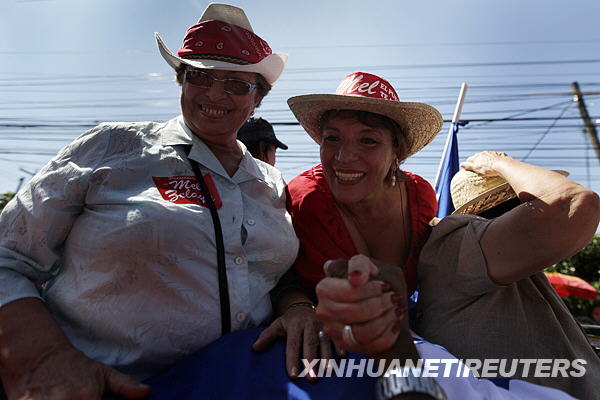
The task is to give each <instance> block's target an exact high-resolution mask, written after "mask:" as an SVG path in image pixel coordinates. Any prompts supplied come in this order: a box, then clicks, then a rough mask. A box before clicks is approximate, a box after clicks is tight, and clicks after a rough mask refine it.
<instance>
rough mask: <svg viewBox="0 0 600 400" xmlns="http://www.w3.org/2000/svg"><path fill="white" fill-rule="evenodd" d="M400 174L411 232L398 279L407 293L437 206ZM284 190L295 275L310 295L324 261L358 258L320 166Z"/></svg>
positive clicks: (422, 183) (426, 188)
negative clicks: (295, 248)
mask: <svg viewBox="0 0 600 400" xmlns="http://www.w3.org/2000/svg"><path fill="white" fill-rule="evenodd" d="M404 173H405V174H406V176H407V177H408V180H407V181H405V183H406V190H407V194H408V209H409V213H410V217H411V228H412V232H411V246H410V252H409V256H408V260H407V263H406V265H405V267H404V276H405V278H406V283H407V287H408V291H409V293H412V292H413V291H414V289H415V285H416V281H417V273H416V264H417V260H418V258H419V253H420V251H421V248H422V247H423V245H424V244H425V241H426V240H427V238H428V237H429V232H430V227H429V225H428V223H429V221H430V220H431V219H432V218H433V217H435V213H436V211H437V201H436V198H435V192H434V191H433V188H432V187H431V185H430V184H429V183H428V182H427V181H426V180H425V179H423V178H421V177H420V176H418V175H414V174H411V173H410V172H404ZM287 191H288V197H287V201H288V203H287V208H288V211H289V213H290V214H291V216H292V220H293V223H294V228H295V230H296V235H298V238H299V239H300V250H299V252H298V258H297V259H296V263H295V267H296V271H297V272H298V275H299V276H300V279H301V281H302V284H303V285H304V286H306V287H307V288H309V289H311V290H313V289H314V287H315V286H316V284H317V283H318V282H319V281H320V280H321V279H323V278H324V277H325V274H324V273H323V264H324V263H325V261H327V260H332V259H336V258H343V259H349V258H350V257H352V256H353V255H355V254H358V251H357V250H356V247H355V245H354V242H353V241H352V238H351V236H350V233H349V232H348V229H347V228H346V225H345V223H344V221H343V219H342V216H341V215H340V212H339V210H338V208H337V206H336V204H335V200H334V198H333V194H332V193H331V190H330V189H329V185H328V184H327V182H326V181H325V176H324V175H323V168H322V167H321V165H320V164H319V165H317V166H315V167H313V168H311V169H309V170H308V171H305V172H303V173H302V174H300V175H298V176H297V177H296V178H294V179H293V180H292V181H291V182H290V183H289V184H288V185H287Z"/></svg>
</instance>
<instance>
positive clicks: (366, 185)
mask: <svg viewBox="0 0 600 400" xmlns="http://www.w3.org/2000/svg"><path fill="white" fill-rule="evenodd" d="M371 119H372V120H373V122H375V121H376V120H377V119H378V118H377V117H376V118H371ZM363 120H364V119H363ZM371 125H372V126H371ZM383 125H384V124H379V123H369V124H368V125H367V124H365V123H363V122H361V121H360V119H359V118H358V117H357V116H356V115H355V114H354V113H353V112H350V111H348V112H346V111H343V112H340V113H338V114H337V115H334V116H332V117H331V118H325V120H324V122H323V124H322V129H321V133H322V138H323V140H322V142H321V163H322V164H323V171H324V173H325V180H326V181H327V183H328V184H329V187H330V188H331V191H332V193H333V196H334V198H335V199H336V201H337V202H339V203H356V202H360V201H364V200H369V199H370V198H374V197H375V196H377V195H378V194H380V193H382V192H383V191H384V190H385V189H386V188H387V187H388V185H389V184H388V183H387V181H386V177H387V175H388V173H389V171H390V169H391V168H392V166H393V163H394V162H395V160H396V151H395V150H396V147H395V146H394V140H393V136H392V132H391V130H390V129H388V128H385V127H384V126H383Z"/></svg>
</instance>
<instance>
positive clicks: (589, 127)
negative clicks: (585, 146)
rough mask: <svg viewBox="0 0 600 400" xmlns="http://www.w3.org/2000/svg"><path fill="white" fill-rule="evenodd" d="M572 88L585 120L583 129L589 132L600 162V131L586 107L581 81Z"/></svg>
mask: <svg viewBox="0 0 600 400" xmlns="http://www.w3.org/2000/svg"><path fill="white" fill-rule="evenodd" d="M571 88H572V89H573V100H574V101H575V102H576V103H577V107H579V113H580V114H581V119H582V120H583V125H584V128H583V130H584V131H585V133H586V134H587V136H588V139H589V140H590V143H591V144H592V147H593V148H594V151H595V152H596V157H598V162H600V141H598V132H596V127H595V126H594V124H593V123H592V120H591V118H590V115H589V114H588V112H587V108H586V107H585V102H584V101H583V94H582V93H581V90H579V83H577V82H573V83H571Z"/></svg>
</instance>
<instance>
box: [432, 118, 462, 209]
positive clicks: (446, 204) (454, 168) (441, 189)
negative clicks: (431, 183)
mask: <svg viewBox="0 0 600 400" xmlns="http://www.w3.org/2000/svg"><path fill="white" fill-rule="evenodd" d="M460 124H461V123H460V122H453V123H452V132H448V139H447V140H446V147H445V148H444V153H443V154H442V159H441V161H440V166H439V168H438V171H439V172H438V177H437V180H436V184H435V194H436V196H437V198H438V211H437V217H438V218H444V217H445V216H446V215H450V214H452V212H453V211H454V204H453V203H452V197H451V196H450V182H451V181H452V178H453V177H454V174H456V173H457V172H458V139H457V133H458V127H459V125H460Z"/></svg>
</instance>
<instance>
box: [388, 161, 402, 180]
mask: <svg viewBox="0 0 600 400" xmlns="http://www.w3.org/2000/svg"><path fill="white" fill-rule="evenodd" d="M399 164H400V162H399V161H398V158H397V157H396V159H395V160H394V164H393V165H394V166H393V167H392V169H391V170H390V174H391V177H390V181H391V182H390V185H392V187H394V186H396V173H397V172H398V168H399Z"/></svg>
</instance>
